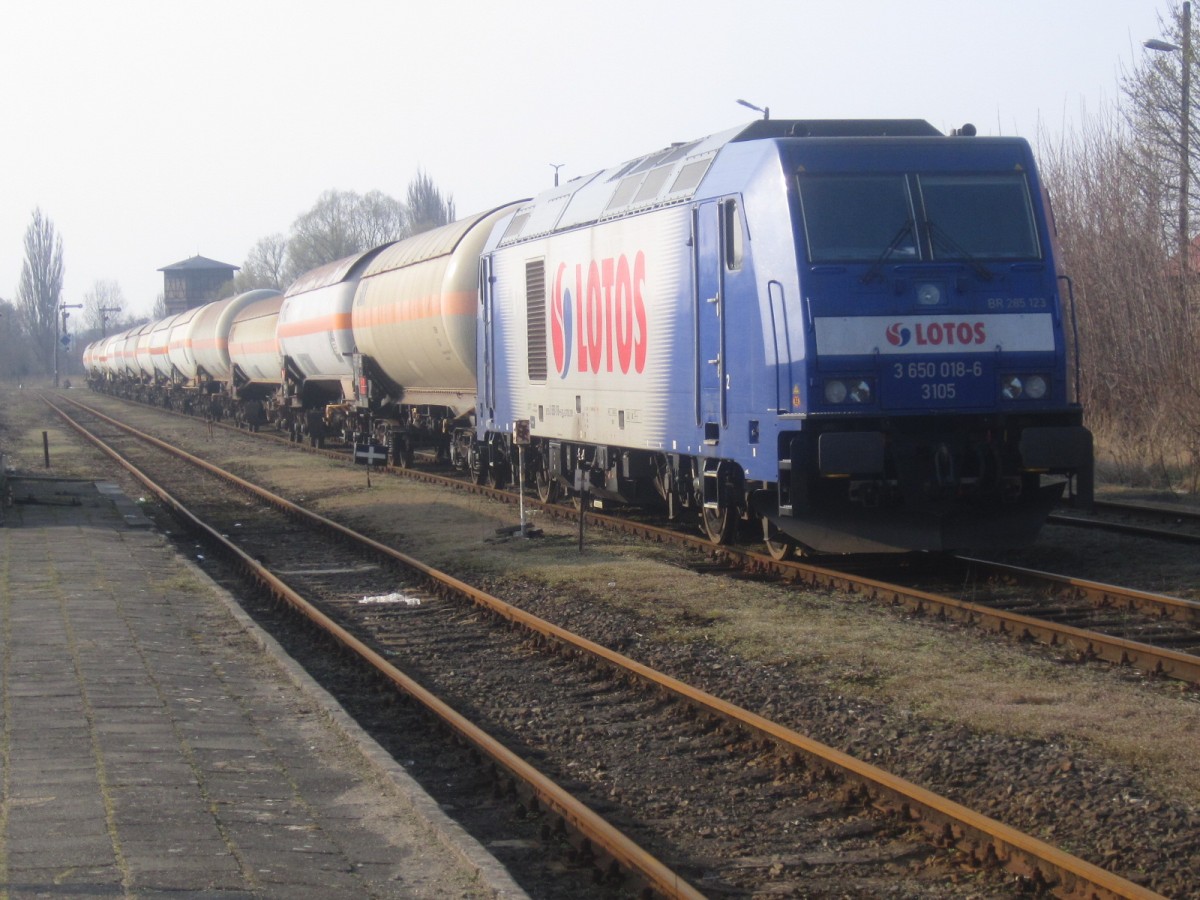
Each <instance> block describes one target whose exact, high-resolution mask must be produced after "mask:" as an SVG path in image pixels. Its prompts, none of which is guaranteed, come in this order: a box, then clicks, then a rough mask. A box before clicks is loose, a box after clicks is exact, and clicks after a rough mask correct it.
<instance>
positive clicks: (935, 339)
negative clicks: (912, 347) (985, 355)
mask: <svg viewBox="0 0 1200 900" xmlns="http://www.w3.org/2000/svg"><path fill="white" fill-rule="evenodd" d="M913 327H914V329H915V335H916V345H917V346H918V347H941V346H964V347H965V346H970V345H972V344H983V343H985V342H986V341H987V331H986V329H985V328H984V323H983V322H917V323H916V324H915V325H914V326H913ZM913 336H914V332H912V331H909V330H908V329H907V328H905V327H904V326H903V324H902V323H900V322H894V323H892V324H891V325H889V326H888V327H887V339H888V343H889V344H891V345H892V346H893V347H903V346H904V345H906V344H907V343H908V342H909V341H910V340H912V339H913Z"/></svg>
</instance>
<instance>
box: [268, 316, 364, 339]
mask: <svg viewBox="0 0 1200 900" xmlns="http://www.w3.org/2000/svg"><path fill="white" fill-rule="evenodd" d="M349 330H350V313H334V314H333V315H330V316H318V317H316V318H312V319H300V320H299V321H296V322H284V323H282V324H280V326H279V331H278V336H279V337H304V336H306V335H310V334H323V333H325V332H328V331H349Z"/></svg>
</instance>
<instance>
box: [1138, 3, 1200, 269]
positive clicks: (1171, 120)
mask: <svg viewBox="0 0 1200 900" xmlns="http://www.w3.org/2000/svg"><path fill="white" fill-rule="evenodd" d="M1158 21H1159V29H1160V34H1162V35H1163V36H1164V37H1165V38H1167V40H1166V41H1162V42H1159V49H1162V50H1169V52H1150V53H1147V54H1145V55H1144V56H1142V57H1140V59H1139V62H1138V63H1137V65H1136V66H1135V67H1134V68H1133V69H1132V70H1126V71H1125V72H1124V73H1123V74H1122V77H1121V91H1122V93H1123V94H1124V95H1125V99H1126V101H1127V103H1125V104H1124V105H1123V109H1124V112H1125V118H1126V121H1127V122H1128V124H1129V126H1130V128H1131V129H1132V131H1133V136H1134V139H1135V141H1136V152H1135V153H1134V154H1133V155H1132V156H1131V161H1132V162H1133V163H1134V164H1135V165H1136V166H1137V167H1138V168H1139V169H1140V171H1141V174H1142V183H1143V185H1144V186H1145V187H1147V188H1148V189H1149V191H1150V193H1151V194H1152V195H1153V196H1154V197H1155V198H1157V201H1158V203H1159V204H1160V207H1161V209H1162V216H1161V226H1160V227H1161V229H1162V230H1163V233H1164V235H1165V237H1166V240H1167V241H1168V242H1169V246H1171V247H1176V248H1181V249H1179V250H1178V251H1176V252H1177V256H1178V257H1179V258H1180V259H1182V260H1184V261H1185V262H1184V265H1186V260H1187V251H1186V249H1183V248H1185V247H1186V244H1187V242H1188V241H1190V239H1191V232H1192V229H1191V227H1190V226H1189V225H1188V224H1187V223H1188V222H1190V221H1192V219H1193V217H1192V216H1191V215H1190V213H1191V210H1192V209H1193V208H1194V207H1195V204H1196V198H1197V191H1196V180H1195V174H1194V173H1195V171H1196V161H1197V159H1198V158H1200V147H1197V146H1196V143H1197V142H1196V141H1195V140H1192V133H1193V132H1194V131H1195V128H1196V124H1197V115H1196V113H1197V100H1198V99H1200V98H1197V96H1196V95H1197V93H1200V92H1198V91H1196V90H1195V89H1189V91H1188V94H1189V97H1188V104H1187V106H1188V109H1187V117H1186V119H1185V118H1184V115H1183V114H1184V104H1183V94H1184V90H1183V81H1184V75H1185V65H1186V67H1187V70H1188V71H1189V72H1194V71H1195V70H1196V40H1195V28H1194V27H1193V26H1192V25H1191V20H1190V17H1188V20H1187V25H1188V28H1189V31H1190V32H1191V33H1190V34H1188V35H1187V36H1186V38H1185V35H1184V27H1185V20H1184V14H1183V10H1182V7H1181V9H1180V12H1179V13H1178V14H1172V15H1171V16H1170V18H1168V19H1164V18H1163V16H1162V15H1161V14H1160V15H1159V19H1158ZM1172 46H1173V47H1174V48H1175V49H1174V50H1170V48H1171V47H1172ZM1185 53H1186V54H1187V56H1188V58H1187V59H1184V54H1185ZM1189 80H1190V79H1189ZM1189 87H1190V86H1189ZM1185 123H1186V129H1185ZM1185 130H1186V138H1187V144H1186V148H1187V149H1186V154H1185V151H1184V146H1185V145H1184V138H1185ZM1184 178H1186V179H1187V183H1188V190H1187V214H1186V215H1181V202H1180V200H1181V196H1182V193H1183V192H1182V191H1181V189H1180V188H1181V179H1184ZM1176 223H1178V224H1176Z"/></svg>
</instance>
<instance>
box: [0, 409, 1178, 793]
mask: <svg viewBox="0 0 1200 900" xmlns="http://www.w3.org/2000/svg"><path fill="white" fill-rule="evenodd" d="M0 417H2V418H4V419H6V420H8V421H9V423H10V429H11V430H10V432H9V434H10V436H11V435H13V434H16V435H18V436H21V438H20V440H21V441H24V442H28V441H29V440H30V436H34V435H35V436H37V441H38V443H37V447H36V449H37V453H36V454H33V455H32V457H31V456H30V453H29V452H28V450H22V451H21V454H20V458H21V459H22V460H29V459H30V458H32V459H33V460H34V461H35V462H36V464H37V465H40V430H41V428H43V427H46V426H45V425H44V424H43V416H42V414H40V413H37V412H30V411H29V409H28V408H26V407H25V405H24V404H21V403H17V404H13V405H10V406H9V407H8V408H6V409H4V410H3V411H0ZM185 425H188V427H191V426H190V424H189V423H185ZM197 433H200V432H199V429H197ZM186 440H187V439H186V438H181V439H180V443H181V444H182V443H185V442H186ZM52 441H53V442H54V443H55V444H56V445H57V444H60V443H61V444H62V458H63V459H68V458H70V457H71V455H72V454H73V453H76V454H78V456H79V457H80V459H81V460H83V459H94V456H93V454H91V452H90V451H70V450H67V449H66V445H67V443H68V440H67V438H66V437H65V436H52ZM215 443H216V444H217V449H218V450H219V454H220V455H221V456H224V457H226V460H225V461H227V462H229V463H230V464H231V465H234V466H235V467H237V468H239V469H241V470H243V471H255V472H257V473H258V474H261V475H263V476H264V478H265V480H267V481H269V482H274V483H275V484H277V485H286V484H288V483H294V480H295V479H297V478H302V479H303V481H304V484H305V488H304V491H303V492H302V494H303V496H304V498H305V502H306V504H311V505H312V506H313V507H314V508H315V509H316V510H317V511H319V512H321V513H323V514H325V515H329V516H332V517H335V518H338V519H341V520H343V521H346V522H348V523H350V524H354V525H357V526H360V527H363V528H365V529H368V530H370V531H372V532H373V533H376V534H378V535H384V536H387V535H390V536H391V537H392V539H393V541H394V543H395V545H396V546H397V547H399V548H400V549H401V550H404V551H406V552H410V553H412V554H413V555H416V556H418V557H420V558H421V559H423V560H425V561H427V562H429V563H431V564H433V565H436V566H439V567H442V568H445V569H447V570H452V571H454V572H455V573H456V574H457V575H458V576H459V577H462V578H464V579H466V580H468V581H481V580H485V579H486V580H497V579H503V578H505V577H507V576H513V575H519V578H520V584H521V585H524V586H527V588H525V589H530V590H533V589H539V588H544V589H549V590H552V591H555V592H570V593H571V594H572V595H573V596H576V597H579V598H584V599H586V600H587V601H588V602H589V603H592V604H594V605H596V606H597V607H603V608H606V609H609V610H612V611H615V612H617V613H625V614H628V615H629V616H630V617H634V616H636V617H638V618H639V620H642V621H646V620H648V621H651V622H652V623H653V624H652V627H651V628H650V631H649V633H648V634H645V635H643V640H644V641H661V642H671V643H695V642H704V643H705V644H707V645H708V646H710V647H715V648H718V649H719V650H720V651H721V652H722V653H725V654H730V655H733V656H737V657H741V658H743V659H745V660H748V661H750V662H751V663H755V664H761V665H778V664H783V663H786V664H787V665H788V666H791V667H800V668H802V669H803V670H804V672H805V673H806V674H809V675H811V674H812V673H818V675H819V680H820V681H821V682H822V683H823V684H824V685H825V689H827V690H829V691H831V692H834V693H836V694H838V695H841V696H844V697H847V698H865V699H870V700H872V701H876V702H884V703H887V704H890V705H891V706H892V707H893V708H894V709H895V710H896V711H897V712H898V713H899V714H902V715H910V716H914V717H918V718H920V719H924V720H927V721H931V722H944V723H953V724H959V725H963V726H966V727H967V728H969V729H971V730H973V731H976V732H994V733H998V734H1002V735H1013V736H1018V737H1023V738H1032V739H1038V740H1044V741H1053V742H1058V743H1062V744H1064V745H1067V746H1070V747H1072V748H1073V749H1074V750H1075V751H1077V752H1081V753H1085V754H1087V755H1090V756H1093V757H1096V758H1103V759H1108V760H1110V761H1112V762H1115V763H1118V764H1121V765H1123V766H1127V767H1129V768H1130V769H1131V770H1132V771H1134V772H1136V774H1137V775H1138V776H1139V777H1140V778H1141V779H1142V780H1143V781H1144V782H1145V783H1146V784H1147V785H1148V786H1149V787H1150V788H1151V789H1153V790H1156V791H1157V792H1159V793H1161V794H1162V795H1163V796H1171V797H1175V798H1178V799H1181V800H1184V801H1188V802H1192V803H1198V802H1200V772H1198V771H1197V770H1196V768H1195V766H1194V765H1193V762H1194V759H1195V748H1196V746H1197V742H1198V741H1200V702H1198V700H1200V697H1198V696H1197V694H1196V693H1195V692H1190V693H1189V692H1185V691H1183V690H1181V689H1180V688H1179V686H1177V685H1174V684H1171V683H1147V682H1144V681H1142V680H1141V679H1137V678H1135V677H1133V676H1131V675H1129V674H1128V673H1122V672H1120V671H1118V670H1113V669H1110V668H1108V667H1105V666H1101V665H1095V666H1093V665H1086V666H1080V665H1074V664H1070V663H1066V662H1062V661H1059V660H1056V659H1054V658H1053V656H1052V655H1051V654H1050V653H1049V652H1048V651H1043V650H1038V649H1033V648H1029V647H1027V646H1025V645H1017V644H1014V643H1010V642H1007V641H1004V640H1002V639H998V638H995V637H992V636H989V635H986V634H982V633H979V632H974V631H971V630H963V629H961V628H957V627H952V626H945V625H939V624H937V623H934V622H929V621H922V620H916V619H912V618H909V617H905V616H903V615H901V614H899V613H895V612H892V611H890V610H886V609H883V608H881V607H878V606H875V605H873V604H871V603H870V602H868V601H864V600H861V599H858V598H854V597H847V596H842V595H835V594H831V593H821V592H814V591H808V590H800V589H794V588H788V587H784V586H779V585H771V584H760V583H752V582H745V581H738V580H731V579H727V578H723V577H719V576H712V575H703V574H698V573H697V572H695V571H693V570H692V569H690V568H688V563H689V561H690V560H693V559H694V558H693V557H690V556H689V555H688V554H686V553H684V552H682V551H678V550H674V549H670V548H663V547H659V546H651V545H645V544H642V543H639V542H636V541H633V540H630V539H627V538H624V537H620V536H612V535H608V534H605V533H603V532H601V531H598V530H591V531H589V532H588V534H587V537H586V548H585V551H584V552H583V553H582V554H580V553H579V552H578V549H577V546H576V533H575V529H574V527H573V526H572V525H569V524H566V523H560V522H555V521H542V520H535V521H537V524H538V525H540V526H541V527H542V528H544V529H545V537H543V538H540V539H537V540H522V539H507V540H506V539H500V538H498V537H497V535H496V529H497V528H499V527H502V526H508V525H513V524H516V522H517V519H518V515H517V510H516V508H515V507H512V506H505V505H502V504H498V503H494V502H491V501H486V500H483V499H481V498H478V497H475V496H472V495H464V494H453V493H447V492H444V491H441V490H437V489H435V488H432V487H428V486H425V485H422V484H419V483H417V482H412V481H409V480H407V479H397V478H386V477H378V476H377V477H375V478H373V480H372V486H371V487H370V488H368V487H367V484H366V475H365V473H364V472H363V470H361V469H355V468H352V467H349V466H345V465H339V464H336V463H332V462H329V461H326V460H324V459H321V458H318V457H314V456H310V455H307V454H288V455H287V458H286V460H285V461H283V462H282V463H281V462H279V461H278V459H273V460H272V461H271V462H270V463H268V462H267V461H266V459H265V455H264V454H253V453H250V452H247V451H245V450H240V451H239V450H238V449H237V448H236V447H235V446H234V442H230V441H219V440H218V441H216V442H215ZM8 446H9V447H12V446H13V443H12V442H9V444H8ZM56 458H57V457H56ZM56 465H57V463H56ZM521 589H522V588H517V590H518V592H519V591H520V590H521ZM810 680H812V679H811V678H810ZM784 702H786V698H785V701H784Z"/></svg>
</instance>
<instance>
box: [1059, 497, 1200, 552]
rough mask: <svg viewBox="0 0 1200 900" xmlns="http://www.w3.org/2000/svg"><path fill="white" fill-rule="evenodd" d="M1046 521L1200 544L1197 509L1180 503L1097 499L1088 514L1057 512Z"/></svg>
mask: <svg viewBox="0 0 1200 900" xmlns="http://www.w3.org/2000/svg"><path fill="white" fill-rule="evenodd" d="M1048 521H1049V522H1052V523H1053V524H1056V525H1065V526H1068V527H1072V528H1088V529H1094V530H1098V531H1111V532H1114V533H1116V534H1125V535H1133V536H1136V537H1146V538H1152V539H1154V540H1159V541H1173V542H1177V543H1182V544H1200V509H1198V508H1195V507H1190V506H1188V505H1186V504H1182V503H1180V504H1168V503H1146V502H1130V501H1119V500H1101V499H1098V500H1096V501H1095V504H1094V509H1093V510H1092V512H1090V513H1081V512H1078V511H1063V512H1057V513H1054V514H1053V515H1051V516H1050V518H1049V519H1048Z"/></svg>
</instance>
